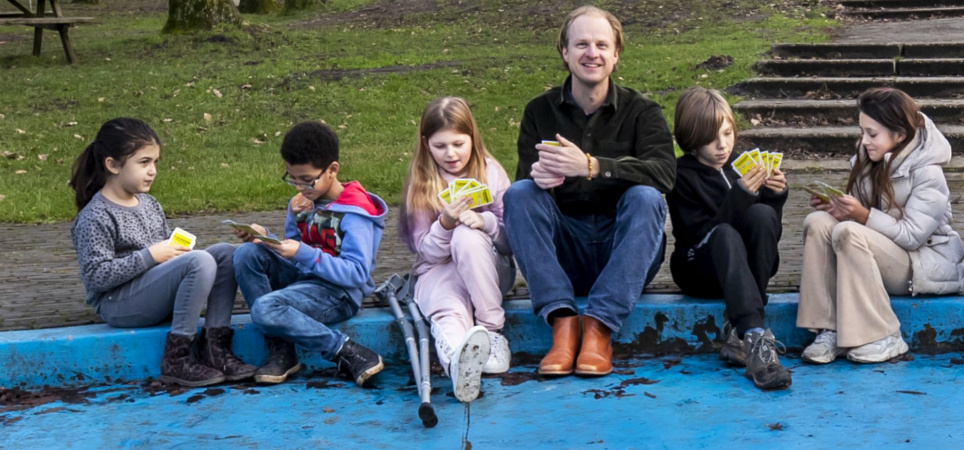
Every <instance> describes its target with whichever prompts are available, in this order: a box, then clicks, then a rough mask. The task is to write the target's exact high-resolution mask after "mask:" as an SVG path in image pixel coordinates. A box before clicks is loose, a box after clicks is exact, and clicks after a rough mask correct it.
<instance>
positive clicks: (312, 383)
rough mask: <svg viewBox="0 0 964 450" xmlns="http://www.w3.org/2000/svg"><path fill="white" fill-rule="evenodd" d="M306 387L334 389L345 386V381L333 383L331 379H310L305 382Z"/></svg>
mask: <svg viewBox="0 0 964 450" xmlns="http://www.w3.org/2000/svg"><path fill="white" fill-rule="evenodd" d="M305 387H307V388H308V389H332V388H340V387H345V383H332V382H331V381H329V380H322V381H309V382H308V383H305Z"/></svg>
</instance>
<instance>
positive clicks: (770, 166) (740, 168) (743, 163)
mask: <svg viewBox="0 0 964 450" xmlns="http://www.w3.org/2000/svg"><path fill="white" fill-rule="evenodd" d="M782 162H783V153H776V152H773V153H770V152H761V151H760V149H758V148H755V149H753V150H750V151H748V152H743V154H742V155H740V157H739V158H736V161H733V170H735V171H736V173H738V174H740V176H741V177H742V176H743V175H746V173H747V172H749V171H750V170H753V168H754V167H756V166H763V170H765V171H766V173H767V178H770V177H771V176H773V171H774V170H775V169H779V168H780V164H781V163H782Z"/></svg>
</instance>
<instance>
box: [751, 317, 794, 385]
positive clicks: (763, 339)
mask: <svg viewBox="0 0 964 450" xmlns="http://www.w3.org/2000/svg"><path fill="white" fill-rule="evenodd" d="M743 345H744V348H745V349H748V350H747V352H746V353H747V355H746V377H747V378H749V379H751V380H753V384H754V385H756V387H758V388H760V389H763V390H765V391H769V390H776V389H786V388H788V387H790V384H792V383H793V380H792V379H791V378H790V371H789V370H787V368H786V367H783V366H781V365H780V358H779V357H778V356H777V346H780V347H783V344H781V343H780V342H778V341H777V340H776V338H774V337H773V333H772V332H770V330H766V332H765V333H763V334H760V333H747V335H746V336H745V337H744V338H743Z"/></svg>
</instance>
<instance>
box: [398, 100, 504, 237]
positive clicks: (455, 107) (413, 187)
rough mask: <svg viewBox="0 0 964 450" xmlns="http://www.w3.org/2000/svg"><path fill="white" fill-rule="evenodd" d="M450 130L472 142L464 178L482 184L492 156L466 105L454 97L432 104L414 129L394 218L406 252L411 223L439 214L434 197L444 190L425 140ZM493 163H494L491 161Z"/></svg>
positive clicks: (412, 226)
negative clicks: (415, 132)
mask: <svg viewBox="0 0 964 450" xmlns="http://www.w3.org/2000/svg"><path fill="white" fill-rule="evenodd" d="M442 130H451V131H454V132H456V133H460V134H466V135H468V136H470V137H471V139H472V152H471V154H470V155H471V156H470V157H469V161H468V163H467V164H466V166H465V178H475V179H476V180H479V182H481V183H486V177H485V169H486V158H492V155H491V154H490V153H489V151H488V150H486V149H485V144H483V143H482V135H481V134H479V127H478V126H477V125H476V124H475V119H474V118H473V117H472V111H471V110H469V104H468V103H467V102H466V101H465V100H464V99H461V98H458V97H439V98H437V99H435V100H432V102H431V103H429V104H428V106H426V107H425V111H423V112H422V120H421V122H420V123H419V126H418V136H417V137H416V139H415V154H413V155H412V161H411V162H410V163H409V165H408V177H407V178H406V179H405V186H404V187H403V188H402V202H401V205H400V210H399V211H400V213H399V217H398V234H399V236H400V237H401V239H402V241H403V242H405V244H407V245H408V248H409V250H411V251H413V252H414V251H415V244H416V243H415V242H411V239H412V235H411V234H412V230H413V229H414V227H415V221H416V220H417V219H418V217H419V216H420V215H422V216H424V217H431V218H433V219H434V217H436V216H438V214H439V213H441V212H442V209H443V205H442V201H441V200H439V198H438V193H439V192H441V191H442V190H444V189H445V187H446V185H447V184H446V182H445V180H444V179H443V178H442V175H441V174H440V173H439V171H440V170H442V169H440V168H439V167H438V165H436V164H435V159H434V158H432V151H431V150H430V149H429V146H428V140H429V138H431V137H432V135H434V134H435V133H437V132H439V131H442ZM493 161H494V159H493Z"/></svg>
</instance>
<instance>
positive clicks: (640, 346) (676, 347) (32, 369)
mask: <svg viewBox="0 0 964 450" xmlns="http://www.w3.org/2000/svg"><path fill="white" fill-rule="evenodd" d="M797 297H798V296H797V294H795V293H794V294H773V295H771V296H770V304H769V305H768V306H767V322H768V326H769V327H770V328H772V330H773V333H774V334H775V335H776V337H777V339H779V340H780V341H782V342H783V343H784V344H785V345H786V346H787V347H789V348H802V347H803V346H805V345H807V344H808V343H809V341H810V340H811V339H812V336H813V335H812V334H811V333H809V332H807V331H806V330H801V329H798V328H796V326H795V320H796V313H797V303H796V302H797ZM892 304H893V307H894V310H895V312H896V313H897V316H898V318H899V319H900V321H901V323H902V327H901V330H902V332H903V334H904V338H905V339H906V340H907V341H908V343H909V344H910V345H911V349H912V351H915V352H920V353H945V352H952V351H962V350H964V298H961V297H913V298H911V297H903V298H894V299H892ZM505 309H506V328H505V335H506V337H507V338H508V339H509V342H510V344H511V347H512V351H513V352H514V353H520V352H523V353H533V354H541V353H543V352H545V351H546V350H548V348H549V346H550V344H551V335H550V329H549V328H548V327H547V326H546V325H545V323H543V322H542V321H541V319H539V318H537V317H535V316H534V315H533V314H532V309H531V307H530V303H529V302H528V301H509V302H506V303H505ZM723 323H724V319H723V303H722V302H721V301H714V300H699V299H693V298H689V297H684V296H682V295H656V294H647V295H643V296H642V297H641V299H640V301H639V303H638V304H637V306H636V309H635V311H634V313H633V314H632V315H631V316H630V318H629V320H628V321H627V323H626V324H625V325H624V327H623V329H622V330H620V332H619V333H618V334H617V336H616V338H615V341H616V346H615V350H616V353H617V355H616V356H617V357H619V358H629V357H631V356H635V355H664V354H697V353H711V352H715V351H716V350H717V349H718V348H719V345H720V343H721V342H722V341H721V340H722V334H723V333H722V329H723ZM233 326H234V327H235V329H236V330H237V331H236V334H235V341H234V348H235V351H236V353H237V354H238V355H239V356H240V357H241V358H243V359H244V360H245V361H248V362H251V363H255V364H257V363H259V362H261V361H262V360H263V358H264V348H263V339H262V336H261V334H260V332H258V331H257V329H256V327H255V326H253V324H252V323H251V320H250V317H249V316H247V315H243V316H235V317H234V319H233ZM337 328H339V329H341V330H342V331H344V332H345V333H347V334H348V335H349V336H351V337H352V338H353V339H356V340H357V341H359V342H361V343H363V344H364V345H366V346H369V347H371V348H372V349H374V350H375V351H377V352H379V353H380V354H382V355H383V356H384V357H385V359H386V362H388V363H389V364H407V360H408V356H407V354H406V352H405V349H404V346H403V344H404V342H403V339H402V335H401V332H400V331H399V330H398V329H397V326H396V324H395V323H394V319H393V317H392V315H391V312H390V311H389V310H388V309H387V308H386V309H381V308H378V309H367V310H363V311H361V312H360V313H359V314H358V315H357V316H356V317H355V318H353V319H352V320H350V321H348V322H345V323H342V324H340V325H339V326H338V327H337ZM168 330H169V326H168V325H163V326H157V327H151V328H140V329H116V328H111V327H109V326H107V325H89V326H79V327H68V328H55V329H44V330H34V331H12V332H4V333H0V386H5V387H15V386H17V387H21V388H25V389H31V388H39V387H41V386H44V385H47V386H65V385H81V384H83V385H86V384H92V383H104V382H107V383H110V382H116V381H118V380H138V379H144V378H147V377H157V376H158V371H159V368H160V363H159V362H160V359H161V353H162V351H163V347H164V339H165V334H166V333H167V331H168ZM302 359H303V362H304V363H306V364H307V366H308V368H309V369H322V368H326V367H330V366H331V364H330V363H328V362H327V361H324V360H323V359H321V358H320V357H319V356H318V355H315V354H302Z"/></svg>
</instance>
